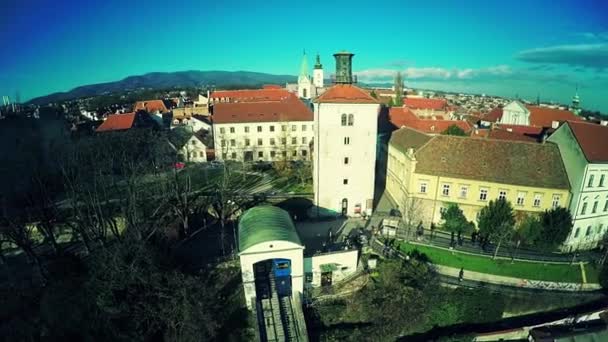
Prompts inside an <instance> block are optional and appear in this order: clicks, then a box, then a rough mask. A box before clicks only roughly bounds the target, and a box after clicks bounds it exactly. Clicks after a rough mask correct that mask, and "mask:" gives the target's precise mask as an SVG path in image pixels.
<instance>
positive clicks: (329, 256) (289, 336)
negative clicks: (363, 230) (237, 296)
mask: <svg viewBox="0 0 608 342" xmlns="http://www.w3.org/2000/svg"><path fill="white" fill-rule="evenodd" d="M238 234H239V235H238V244H239V258H240V262H241V273H242V278H243V287H244V293H245V300H246V303H247V307H248V308H249V309H250V310H252V311H253V313H254V315H255V318H256V322H257V327H256V328H257V331H258V340H259V341H308V335H307V331H306V323H305V321H304V315H303V312H302V301H303V294H304V289H305V288H306V289H310V288H312V287H317V286H322V285H328V279H333V280H334V282H337V281H340V279H344V278H345V277H347V276H348V275H349V274H353V273H354V272H355V271H356V270H357V265H358V250H357V249H349V250H345V249H343V248H342V249H340V250H336V251H332V252H325V253H311V252H312V249H313V248H312V247H311V248H309V251H308V252H309V253H308V254H306V255H305V249H306V247H307V246H305V244H304V243H303V241H302V240H301V238H300V235H299V234H298V231H297V230H296V227H295V225H294V222H293V221H292V219H291V217H290V216H289V214H288V213H287V212H286V211H284V210H283V209H280V208H278V207H273V206H259V207H254V208H251V209H249V210H248V211H246V212H245V213H244V214H243V215H242V216H241V218H240V221H239V225H238ZM329 283H330V284H331V280H330V281H329Z"/></svg>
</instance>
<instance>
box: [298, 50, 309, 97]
mask: <svg viewBox="0 0 608 342" xmlns="http://www.w3.org/2000/svg"><path fill="white" fill-rule="evenodd" d="M311 90H312V82H311V80H310V77H309V76H308V58H307V57H306V51H304V55H303V56H302V64H301V65H300V75H299V76H298V97H300V98H302V99H307V100H308V99H310V98H311V97H312V94H311Z"/></svg>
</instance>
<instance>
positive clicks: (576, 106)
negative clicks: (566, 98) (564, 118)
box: [570, 87, 581, 115]
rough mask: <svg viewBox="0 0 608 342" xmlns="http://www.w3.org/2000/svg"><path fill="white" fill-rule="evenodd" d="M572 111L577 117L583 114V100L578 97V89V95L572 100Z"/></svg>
mask: <svg viewBox="0 0 608 342" xmlns="http://www.w3.org/2000/svg"><path fill="white" fill-rule="evenodd" d="M570 110H571V111H572V113H574V114H575V115H580V114H581V99H580V98H579V97H578V87H576V93H575V94H574V97H573V98H572V107H570Z"/></svg>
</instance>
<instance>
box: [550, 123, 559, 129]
mask: <svg viewBox="0 0 608 342" xmlns="http://www.w3.org/2000/svg"><path fill="white" fill-rule="evenodd" d="M558 127H559V121H552V122H551V128H553V129H557V128H558Z"/></svg>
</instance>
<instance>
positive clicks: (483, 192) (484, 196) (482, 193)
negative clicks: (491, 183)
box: [479, 189, 488, 201]
mask: <svg viewBox="0 0 608 342" xmlns="http://www.w3.org/2000/svg"><path fill="white" fill-rule="evenodd" d="M479 200H480V201H487V200H488V189H481V190H479Z"/></svg>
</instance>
